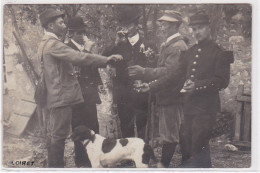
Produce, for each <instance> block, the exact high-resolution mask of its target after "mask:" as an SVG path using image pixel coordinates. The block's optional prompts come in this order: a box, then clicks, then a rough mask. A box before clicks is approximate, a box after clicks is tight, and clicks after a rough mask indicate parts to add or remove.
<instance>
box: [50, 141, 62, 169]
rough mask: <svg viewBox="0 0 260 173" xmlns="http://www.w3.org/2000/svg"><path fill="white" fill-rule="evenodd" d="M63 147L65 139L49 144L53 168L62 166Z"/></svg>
mask: <svg viewBox="0 0 260 173" xmlns="http://www.w3.org/2000/svg"><path fill="white" fill-rule="evenodd" d="M64 148H65V141H59V142H55V143H54V142H52V144H51V158H52V159H51V160H52V162H53V163H52V167H53V168H64V166H65V165H64Z"/></svg>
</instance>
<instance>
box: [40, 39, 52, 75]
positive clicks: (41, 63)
mask: <svg viewBox="0 0 260 173" xmlns="http://www.w3.org/2000/svg"><path fill="white" fill-rule="evenodd" d="M50 40H55V38H49V39H48V40H47V41H46V42H45V43H44V45H43V47H42V52H41V62H40V66H41V71H43V50H44V48H45V47H46V45H47V43H48V42H49V41H50Z"/></svg>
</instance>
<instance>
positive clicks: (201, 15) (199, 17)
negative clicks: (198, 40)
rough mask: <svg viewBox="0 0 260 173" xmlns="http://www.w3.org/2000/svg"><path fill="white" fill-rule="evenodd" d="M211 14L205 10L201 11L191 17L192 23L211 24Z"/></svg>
mask: <svg viewBox="0 0 260 173" xmlns="http://www.w3.org/2000/svg"><path fill="white" fill-rule="evenodd" d="M209 23H210V20H209V16H208V15H207V14H206V13H205V12H204V11H199V12H197V13H195V14H194V15H192V16H191V17H190V25H197V24H209Z"/></svg>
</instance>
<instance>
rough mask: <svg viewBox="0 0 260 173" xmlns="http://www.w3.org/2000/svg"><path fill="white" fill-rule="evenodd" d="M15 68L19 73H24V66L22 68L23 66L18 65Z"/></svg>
mask: <svg viewBox="0 0 260 173" xmlns="http://www.w3.org/2000/svg"><path fill="white" fill-rule="evenodd" d="M15 68H16V69H17V70H18V71H19V72H22V71H23V66H22V64H17V65H16V66H15Z"/></svg>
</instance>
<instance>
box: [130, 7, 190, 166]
mask: <svg viewBox="0 0 260 173" xmlns="http://www.w3.org/2000/svg"><path fill="white" fill-rule="evenodd" d="M158 21H160V23H161V31H162V32H163V33H164V34H165V36H166V38H167V39H166V41H165V42H164V43H163V44H162V45H161V50H160V57H159V59H158V62H157V67H156V68H143V67H140V66H132V67H129V74H130V76H132V77H136V78H139V79H143V80H144V81H147V82H150V83H149V84H147V83H145V84H143V86H142V87H141V88H139V89H138V91H140V92H147V91H152V92H154V93H155V94H156V103H157V106H158V112H159V134H160V138H161V140H162V143H163V147H162V158H161V162H160V163H159V164H158V165H157V167H169V165H170V161H171V159H172V156H173V154H174V152H175V148H176V146H177V144H178V143H179V131H180V126H181V122H182V120H183V107H182V102H181V97H182V96H181V94H180V90H181V88H182V86H183V83H184V80H185V79H184V76H183V74H184V73H179V71H178V68H179V60H180V54H181V52H182V51H185V50H186V49H187V45H186V43H185V41H184V40H185V38H184V37H183V36H181V34H180V33H179V27H180V25H181V23H182V16H181V14H180V13H178V12H175V11H165V13H164V15H163V16H162V17H161V18H159V19H158ZM172 74H173V75H172Z"/></svg>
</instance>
